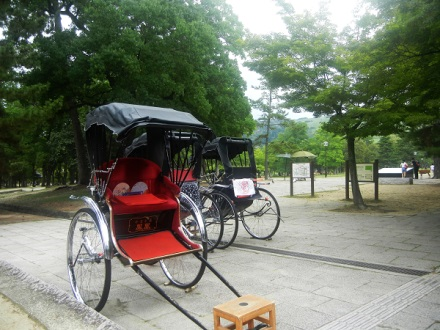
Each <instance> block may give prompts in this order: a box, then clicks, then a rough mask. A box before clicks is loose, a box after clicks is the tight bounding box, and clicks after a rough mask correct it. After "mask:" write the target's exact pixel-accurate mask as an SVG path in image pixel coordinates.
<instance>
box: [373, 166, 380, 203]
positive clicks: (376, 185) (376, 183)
mask: <svg viewBox="0 0 440 330" xmlns="http://www.w3.org/2000/svg"><path fill="white" fill-rule="evenodd" d="M373 181H374V200H375V201H378V200H379V160H378V159H376V160H375V161H374V164H373Z"/></svg>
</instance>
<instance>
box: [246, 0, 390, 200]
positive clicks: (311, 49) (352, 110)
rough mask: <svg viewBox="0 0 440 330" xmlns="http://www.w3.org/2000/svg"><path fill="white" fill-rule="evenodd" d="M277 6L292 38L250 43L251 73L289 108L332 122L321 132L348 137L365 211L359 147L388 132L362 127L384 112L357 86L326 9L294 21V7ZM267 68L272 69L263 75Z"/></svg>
mask: <svg viewBox="0 0 440 330" xmlns="http://www.w3.org/2000/svg"><path fill="white" fill-rule="evenodd" d="M278 4H279V5H280V7H281V8H282V18H283V20H284V22H285V24H286V26H287V30H288V34H289V35H288V36H280V35H277V36H274V37H272V38H259V39H257V42H255V41H253V40H252V41H250V42H249V47H250V48H249V50H248V51H249V53H250V59H251V61H250V62H257V63H258V64H252V65H251V64H249V67H250V68H251V69H253V70H255V71H256V72H258V73H260V74H262V75H263V76H264V77H265V79H266V80H267V81H269V82H270V83H271V84H272V85H273V86H276V87H279V88H282V90H283V91H284V94H283V99H284V101H285V102H284V104H283V106H284V107H285V108H289V109H293V110H294V111H296V112H299V111H301V110H306V111H310V112H313V113H314V115H315V116H322V115H325V116H330V120H329V122H328V123H326V124H324V126H323V128H324V129H325V130H327V131H329V132H332V133H334V134H337V135H340V136H344V137H345V139H346V141H347V151H348V160H349V168H350V175H351V178H352V181H351V182H352V194H353V202H354V204H355V205H356V206H358V207H359V208H365V207H366V206H365V204H364V201H363V198H362V195H361V192H360V189H359V183H358V181H357V174H356V155H355V141H356V139H357V138H359V137H368V136H370V135H373V134H377V132H378V131H381V130H384V131H385V129H386V128H385V126H381V125H379V126H376V127H374V128H373V126H366V125H364V123H365V120H366V118H367V117H368V118H375V116H376V117H379V116H378V113H379V111H380V107H377V104H376V102H374V103H375V106H376V108H372V103H373V101H374V97H373V95H371V94H370V93H368V90H367V89H366V88H365V86H363V85H361V84H359V81H362V78H363V77H362V76H361V75H360V73H359V72H357V71H356V70H355V69H354V65H353V63H351V62H350V60H351V58H350V56H349V55H350V53H349V52H348V47H347V45H346V43H345V41H344V40H343V39H342V38H341V36H338V34H337V33H336V29H335V27H334V26H332V25H331V23H330V22H329V21H328V19H327V18H326V17H327V14H328V13H327V12H326V11H325V9H324V10H323V11H321V12H318V13H317V14H316V15H312V14H310V13H305V14H304V15H295V14H294V10H293V8H292V6H291V5H290V4H288V3H286V2H284V1H282V0H280V1H278ZM274 50H276V51H274ZM266 58H270V61H269V60H268V59H266ZM260 63H261V64H260ZM267 63H270V68H271V69H270V70H265V71H263V70H262V69H261V67H264V65H265V64H267ZM386 106H387V105H386V104H385V105H382V109H385V108H386Z"/></svg>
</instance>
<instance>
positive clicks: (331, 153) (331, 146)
mask: <svg viewBox="0 0 440 330" xmlns="http://www.w3.org/2000/svg"><path fill="white" fill-rule="evenodd" d="M325 142H327V146H325V145H324V143H325ZM309 151H310V152H311V153H313V154H315V155H316V156H317V158H316V159H315V163H316V165H317V166H318V167H319V168H320V172H321V173H322V172H324V170H325V167H327V170H328V171H331V170H338V171H339V169H341V168H343V164H344V159H345V153H344V151H346V145H345V144H344V138H343V137H341V136H335V135H334V134H332V133H329V132H327V131H325V130H324V129H322V126H321V127H320V128H319V129H318V130H317V131H316V133H315V135H314V136H313V137H312V138H310V140H309ZM323 169H324V170H323Z"/></svg>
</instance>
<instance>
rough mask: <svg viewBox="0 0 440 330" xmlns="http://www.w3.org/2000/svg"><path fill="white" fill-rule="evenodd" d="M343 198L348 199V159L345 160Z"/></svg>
mask: <svg viewBox="0 0 440 330" xmlns="http://www.w3.org/2000/svg"><path fill="white" fill-rule="evenodd" d="M345 199H346V200H349V199H350V166H349V165H348V160H346V161H345Z"/></svg>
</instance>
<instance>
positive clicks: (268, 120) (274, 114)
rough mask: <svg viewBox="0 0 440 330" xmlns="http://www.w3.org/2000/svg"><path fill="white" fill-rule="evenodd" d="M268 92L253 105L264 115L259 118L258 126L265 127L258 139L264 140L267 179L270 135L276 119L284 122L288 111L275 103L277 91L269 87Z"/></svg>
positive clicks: (266, 176)
mask: <svg viewBox="0 0 440 330" xmlns="http://www.w3.org/2000/svg"><path fill="white" fill-rule="evenodd" d="M265 86H267V85H265V84H262V87H261V88H264V87H265ZM267 89H268V90H267V92H265V93H263V95H262V97H261V98H260V99H259V100H257V101H253V102H252V105H253V107H254V108H255V109H257V110H260V111H261V112H262V115H261V117H260V118H258V125H257V126H258V127H260V128H262V129H263V132H264V133H263V134H261V135H259V136H257V138H256V140H257V143H258V141H263V145H264V150H265V151H264V178H265V179H266V180H267V179H268V178H269V136H270V132H271V131H272V129H273V126H274V125H276V124H275V122H274V121H276V122H279V123H281V124H283V122H284V121H285V119H286V112H285V111H284V110H283V109H280V108H279V107H277V106H276V105H275V104H274V103H275V102H274V101H275V99H276V93H275V91H274V90H273V89H272V88H270V87H267Z"/></svg>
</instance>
